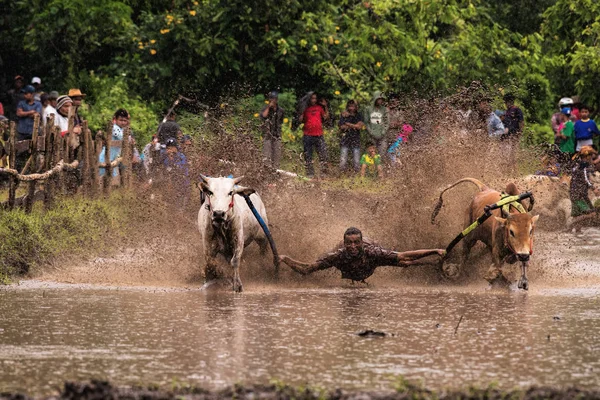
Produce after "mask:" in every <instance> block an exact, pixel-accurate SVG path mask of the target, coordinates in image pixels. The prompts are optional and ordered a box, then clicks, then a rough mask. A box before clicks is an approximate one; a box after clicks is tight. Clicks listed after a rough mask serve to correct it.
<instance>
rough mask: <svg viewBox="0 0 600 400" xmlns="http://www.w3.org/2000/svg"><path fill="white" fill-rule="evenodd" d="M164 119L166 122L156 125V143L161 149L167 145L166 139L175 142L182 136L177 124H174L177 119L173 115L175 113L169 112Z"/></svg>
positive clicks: (175, 115)
mask: <svg viewBox="0 0 600 400" xmlns="http://www.w3.org/2000/svg"><path fill="white" fill-rule="evenodd" d="M165 118H166V119H167V120H166V121H165V122H162V123H161V124H160V125H158V131H157V132H158V142H159V143H160V144H161V145H162V147H163V148H164V146H165V144H166V143H167V140H168V139H175V140H177V137H178V136H179V135H181V134H182V133H181V128H180V127H179V124H178V123H177V122H175V121H176V119H177V114H175V111H171V112H170V113H169V114H167V116H166V117H165Z"/></svg>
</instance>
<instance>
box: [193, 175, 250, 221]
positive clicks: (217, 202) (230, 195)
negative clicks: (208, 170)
mask: <svg viewBox="0 0 600 400" xmlns="http://www.w3.org/2000/svg"><path fill="white" fill-rule="evenodd" d="M242 179H244V177H243V176H240V177H238V178H209V177H207V176H204V175H200V183H199V185H198V187H199V188H200V190H202V191H203V192H204V194H205V196H206V204H207V206H208V209H209V210H210V213H211V214H210V215H211V219H212V222H213V224H215V225H220V224H223V223H226V222H228V221H229V220H230V219H231V217H232V216H233V214H234V205H235V201H234V196H235V195H236V194H240V195H241V194H244V195H248V196H249V195H251V194H252V193H254V189H251V188H247V187H243V186H238V183H239V182H240V181H241V180H242Z"/></svg>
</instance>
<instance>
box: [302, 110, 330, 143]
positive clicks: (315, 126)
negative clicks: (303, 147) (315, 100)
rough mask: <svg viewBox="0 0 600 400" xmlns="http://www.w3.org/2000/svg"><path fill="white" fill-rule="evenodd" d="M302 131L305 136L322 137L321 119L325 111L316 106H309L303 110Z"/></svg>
mask: <svg viewBox="0 0 600 400" xmlns="http://www.w3.org/2000/svg"><path fill="white" fill-rule="evenodd" d="M302 115H303V116H304V128H302V130H303V131H304V135H305V136H323V118H324V117H325V110H324V109H323V107H321V106H320V105H318V104H315V105H314V106H309V107H307V108H306V110H304V114H302Z"/></svg>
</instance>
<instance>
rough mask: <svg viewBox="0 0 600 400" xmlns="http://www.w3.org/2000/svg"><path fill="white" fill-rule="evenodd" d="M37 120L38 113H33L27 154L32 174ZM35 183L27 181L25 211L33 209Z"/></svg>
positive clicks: (36, 165)
mask: <svg viewBox="0 0 600 400" xmlns="http://www.w3.org/2000/svg"><path fill="white" fill-rule="evenodd" d="M39 122H40V117H39V114H36V115H35V118H34V121H33V133H32V135H31V147H30V149H31V155H30V156H29V160H28V161H27V162H28V163H30V165H29V170H30V171H31V172H33V173H34V174H35V173H36V172H37V167H38V164H37V149H38V144H37V141H38V127H39ZM25 169H26V168H23V171H25ZM36 183H37V181H31V182H29V188H28V190H27V197H25V212H26V213H28V214H29V213H31V210H33V198H34V197H35V187H36Z"/></svg>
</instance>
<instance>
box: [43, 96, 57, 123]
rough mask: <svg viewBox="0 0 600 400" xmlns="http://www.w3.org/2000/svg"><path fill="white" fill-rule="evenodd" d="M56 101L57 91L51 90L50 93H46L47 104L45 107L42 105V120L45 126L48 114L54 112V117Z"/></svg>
mask: <svg viewBox="0 0 600 400" xmlns="http://www.w3.org/2000/svg"><path fill="white" fill-rule="evenodd" d="M57 101H58V92H57V91H55V90H53V91H51V92H50V93H48V105H47V106H46V107H44V108H43V110H42V121H43V124H44V126H46V123H47V122H48V118H49V117H50V115H52V114H54V116H55V117H56V114H57V111H56V105H57Z"/></svg>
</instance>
